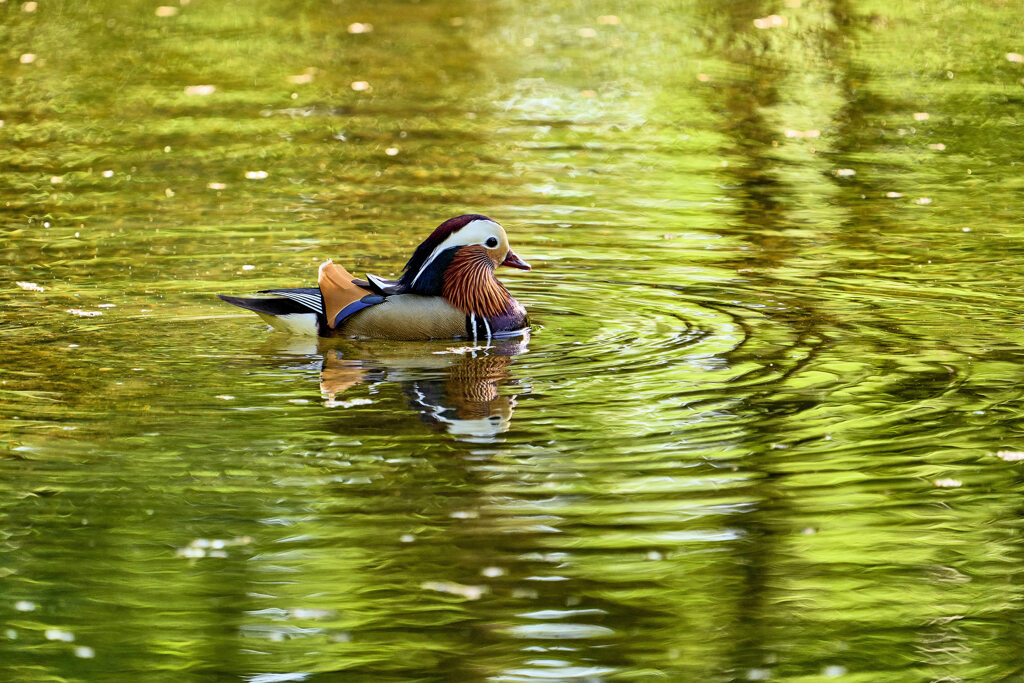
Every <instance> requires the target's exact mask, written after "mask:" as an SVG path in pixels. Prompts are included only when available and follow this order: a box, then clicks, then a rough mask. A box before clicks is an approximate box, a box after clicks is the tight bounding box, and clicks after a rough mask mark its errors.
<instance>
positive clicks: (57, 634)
mask: <svg viewBox="0 0 1024 683" xmlns="http://www.w3.org/2000/svg"><path fill="white" fill-rule="evenodd" d="M44 635H45V636H46V639H47V640H60V641H62V642H65V643H73V642H75V634H74V633H72V632H71V631H62V630H61V629H59V628H48V629H46V632H45V634H44Z"/></svg>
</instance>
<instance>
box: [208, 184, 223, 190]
mask: <svg viewBox="0 0 1024 683" xmlns="http://www.w3.org/2000/svg"><path fill="white" fill-rule="evenodd" d="M206 188H207V189H209V190H224V189H226V188H227V185H226V184H225V183H206Z"/></svg>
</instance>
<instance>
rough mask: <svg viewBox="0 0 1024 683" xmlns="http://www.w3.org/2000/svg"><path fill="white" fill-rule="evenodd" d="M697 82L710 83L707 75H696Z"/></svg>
mask: <svg viewBox="0 0 1024 683" xmlns="http://www.w3.org/2000/svg"><path fill="white" fill-rule="evenodd" d="M697 80H698V81H700V82H701V83H710V82H711V76H708V75H707V74H697Z"/></svg>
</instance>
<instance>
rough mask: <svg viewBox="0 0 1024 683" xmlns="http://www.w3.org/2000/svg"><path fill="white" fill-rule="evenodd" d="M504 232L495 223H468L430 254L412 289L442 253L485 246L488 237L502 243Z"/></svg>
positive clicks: (476, 221) (478, 221) (413, 281)
mask: <svg viewBox="0 0 1024 683" xmlns="http://www.w3.org/2000/svg"><path fill="white" fill-rule="evenodd" d="M502 232H504V230H503V228H502V227H501V226H500V225H498V224H497V223H495V222H494V221H482V220H475V221H471V222H469V223H466V225H465V226H463V227H462V229H461V230H456V231H455V232H454V233H452V234H451V235H449V236H448V239H446V240H445V241H444V242H441V244H439V245H437V247H435V248H434V251H432V252H430V257H429V258H427V260H426V261H424V262H423V266H422V267H421V268H420V269H419V272H417V273H416V277H414V278H413V279H412V283H411V284H410V287H415V286H416V281H417V280H419V279H420V275H423V273H424V271H426V269H427V268H429V267H430V264H431V263H433V262H434V259H436V258H437V257H438V256H439V255H440V254H441V253H442V252H444V251H446V250H448V249H451V248H452V247H464V246H466V245H467V244H483V243H484V241H485V240H486V239H487V238H488V237H494V238H495V239H497V240H498V242H499V243H500V242H501V239H500V237H499V235H500V234H501V233H502Z"/></svg>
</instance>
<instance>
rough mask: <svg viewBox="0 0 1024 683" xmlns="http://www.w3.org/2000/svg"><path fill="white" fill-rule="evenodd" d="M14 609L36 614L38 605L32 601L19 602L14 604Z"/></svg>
mask: <svg viewBox="0 0 1024 683" xmlns="http://www.w3.org/2000/svg"><path fill="white" fill-rule="evenodd" d="M14 609H16V610H17V611H19V612H35V611H36V603H34V602H32V601H31V600H18V601H17V602H16V603H14Z"/></svg>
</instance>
